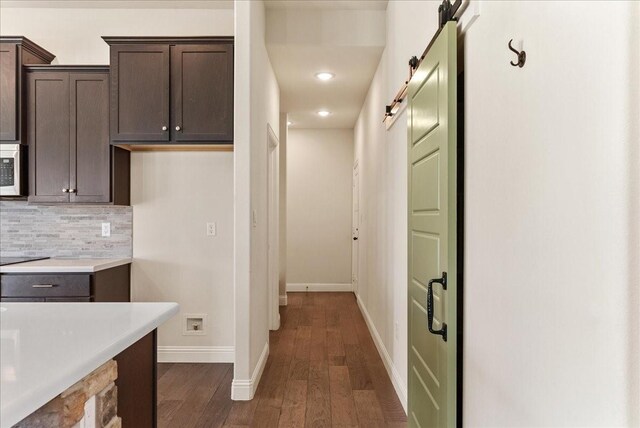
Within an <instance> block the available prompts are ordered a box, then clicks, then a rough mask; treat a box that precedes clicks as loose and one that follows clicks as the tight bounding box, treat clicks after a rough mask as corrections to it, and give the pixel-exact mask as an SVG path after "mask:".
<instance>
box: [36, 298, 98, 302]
mask: <svg viewBox="0 0 640 428" xmlns="http://www.w3.org/2000/svg"><path fill="white" fill-rule="evenodd" d="M90 301H91V297H47V298H46V299H45V302H49V303H51V302H57V303H69V302H90Z"/></svg>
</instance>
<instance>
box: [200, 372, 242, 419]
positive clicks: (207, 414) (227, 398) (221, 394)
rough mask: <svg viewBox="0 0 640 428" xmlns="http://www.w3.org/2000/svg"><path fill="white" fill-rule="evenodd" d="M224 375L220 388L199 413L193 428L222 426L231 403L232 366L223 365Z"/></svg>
mask: <svg viewBox="0 0 640 428" xmlns="http://www.w3.org/2000/svg"><path fill="white" fill-rule="evenodd" d="M224 366H225V367H226V371H225V375H224V377H223V378H222V380H221V384H220V387H219V388H218V389H216V392H215V393H214V394H213V396H212V397H211V400H209V402H208V403H207V405H206V406H205V408H204V409H203V410H202V412H201V413H200V417H199V419H198V420H197V421H196V423H195V425H194V427H195V428H219V427H221V426H222V425H223V424H224V421H225V419H227V415H229V412H230V411H231V406H232V404H233V401H231V382H232V381H233V365H232V364H224Z"/></svg>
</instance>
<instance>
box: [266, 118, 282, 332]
mask: <svg viewBox="0 0 640 428" xmlns="http://www.w3.org/2000/svg"><path fill="white" fill-rule="evenodd" d="M267 140H268V149H267V150H268V151H267V154H268V156H267V194H268V197H267V205H268V207H267V215H268V220H267V222H268V227H267V234H268V243H269V244H268V245H269V247H268V256H267V257H268V262H267V266H268V284H269V329H270V330H277V329H279V328H280V311H279V297H278V296H279V290H278V276H279V257H280V253H279V242H280V235H279V228H280V226H279V223H280V222H279V211H280V210H279V205H280V192H279V177H280V173H279V169H278V167H279V160H278V157H279V152H278V139H277V137H276V135H275V133H274V132H273V130H272V129H271V127H269V129H268V136H267Z"/></svg>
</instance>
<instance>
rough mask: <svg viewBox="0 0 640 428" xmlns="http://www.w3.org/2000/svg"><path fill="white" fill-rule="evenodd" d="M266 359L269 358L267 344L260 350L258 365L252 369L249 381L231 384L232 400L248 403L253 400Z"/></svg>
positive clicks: (235, 380)
mask: <svg viewBox="0 0 640 428" xmlns="http://www.w3.org/2000/svg"><path fill="white" fill-rule="evenodd" d="M267 358H269V342H267V343H265V344H264V349H263V350H262V354H261V355H260V359H259V360H258V364H256V368H255V369H253V373H252V374H251V379H233V382H231V399H232V400H236V401H249V400H251V399H253V396H254V394H255V393H256V389H257V388H258V384H259V383H260V378H261V377H262V372H263V371H264V366H266V365H267Z"/></svg>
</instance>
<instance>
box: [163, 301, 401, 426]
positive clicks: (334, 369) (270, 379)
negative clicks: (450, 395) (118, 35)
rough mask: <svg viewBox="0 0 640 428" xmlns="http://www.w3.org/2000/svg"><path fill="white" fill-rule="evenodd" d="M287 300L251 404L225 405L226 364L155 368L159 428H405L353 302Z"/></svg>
mask: <svg viewBox="0 0 640 428" xmlns="http://www.w3.org/2000/svg"><path fill="white" fill-rule="evenodd" d="M288 296H289V297H288V300H289V301H288V303H289V305H288V306H286V307H281V308H280V314H281V327H280V330H278V331H275V332H271V334H270V343H271V345H270V355H269V359H268V361H267V365H266V367H265V370H264V373H263V375H262V380H261V382H260V385H259V386H258V390H257V391H256V396H255V398H254V399H253V400H251V401H236V402H234V401H231V399H230V397H231V381H232V379H233V365H232V364H159V365H158V376H159V380H158V426H159V427H162V428H165V427H166V428H169V427H171V428H173V427H179V428H189V427H202V428H204V427H207V428H213V427H223V426H224V427H318V428H322V427H362V428H365V427H366V428H369V427H393V428H396V427H398V428H399V427H406V420H407V419H406V416H405V414H404V410H403V409H402V405H401V404H400V401H399V400H398V397H397V396H396V393H395V390H394V389H393V385H392V384H391V381H390V380H389V377H388V375H387V371H386V370H385V367H384V365H383V363H382V360H381V359H380V356H379V354H378V351H377V350H376V347H375V344H374V343H373V339H372V338H371V335H370V334H369V330H368V328H367V325H366V324H365V321H364V318H363V317H362V314H361V313H360V310H359V309H358V305H357V303H356V300H355V296H354V295H353V294H351V293H288Z"/></svg>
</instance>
